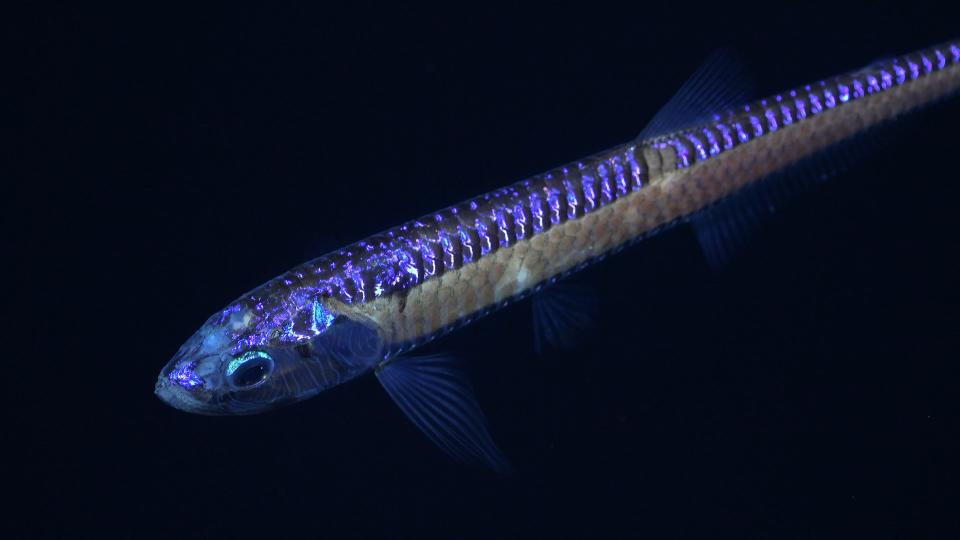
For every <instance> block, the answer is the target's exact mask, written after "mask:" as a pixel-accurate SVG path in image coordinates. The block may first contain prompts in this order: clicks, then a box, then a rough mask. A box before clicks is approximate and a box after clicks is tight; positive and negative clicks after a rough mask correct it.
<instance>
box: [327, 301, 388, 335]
mask: <svg viewBox="0 0 960 540" xmlns="http://www.w3.org/2000/svg"><path fill="white" fill-rule="evenodd" d="M378 296H379V295H378ZM334 318H335V317H334V315H333V313H330V312H329V311H327V310H326V308H324V307H323V304H321V303H320V302H314V303H313V323H312V325H311V327H310V329H311V330H313V331H314V332H315V333H318V334H319V333H320V332H323V331H324V330H326V329H327V328H330V325H331V324H333V319H334Z"/></svg>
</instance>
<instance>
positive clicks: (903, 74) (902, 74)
mask: <svg viewBox="0 0 960 540" xmlns="http://www.w3.org/2000/svg"><path fill="white" fill-rule="evenodd" d="M893 74H894V77H895V80H896V82H897V84H903V83H904V81H906V80H907V70H905V69H903V66H901V65H898V64H894V65H893Z"/></svg>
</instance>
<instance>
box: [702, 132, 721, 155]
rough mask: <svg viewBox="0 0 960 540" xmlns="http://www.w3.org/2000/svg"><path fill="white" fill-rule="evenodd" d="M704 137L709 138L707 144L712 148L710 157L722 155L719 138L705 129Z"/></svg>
mask: <svg viewBox="0 0 960 540" xmlns="http://www.w3.org/2000/svg"><path fill="white" fill-rule="evenodd" d="M703 136H704V137H706V138H707V144H708V145H709V146H710V155H711V156H715V155H717V154H719V153H720V143H719V142H717V137H716V136H715V135H714V134H713V132H712V131H710V130H709V129H707V128H703Z"/></svg>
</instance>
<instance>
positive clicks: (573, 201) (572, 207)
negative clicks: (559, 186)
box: [565, 182, 580, 219]
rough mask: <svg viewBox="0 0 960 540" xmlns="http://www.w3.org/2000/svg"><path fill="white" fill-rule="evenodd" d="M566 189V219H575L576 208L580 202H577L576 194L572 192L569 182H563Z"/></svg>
mask: <svg viewBox="0 0 960 540" xmlns="http://www.w3.org/2000/svg"><path fill="white" fill-rule="evenodd" d="M565 184H566V188H567V219H573V218H575V217H577V207H578V206H580V201H579V200H577V194H576V193H575V192H574V191H573V186H572V185H570V183H569V182H565Z"/></svg>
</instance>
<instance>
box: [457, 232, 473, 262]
mask: <svg viewBox="0 0 960 540" xmlns="http://www.w3.org/2000/svg"><path fill="white" fill-rule="evenodd" d="M457 231H458V232H459V233H460V244H461V245H463V262H465V263H468V262H470V261H472V260H473V240H471V239H470V235H469V234H467V231H466V230H464V228H463V227H462V226H459V225H458V226H457Z"/></svg>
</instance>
